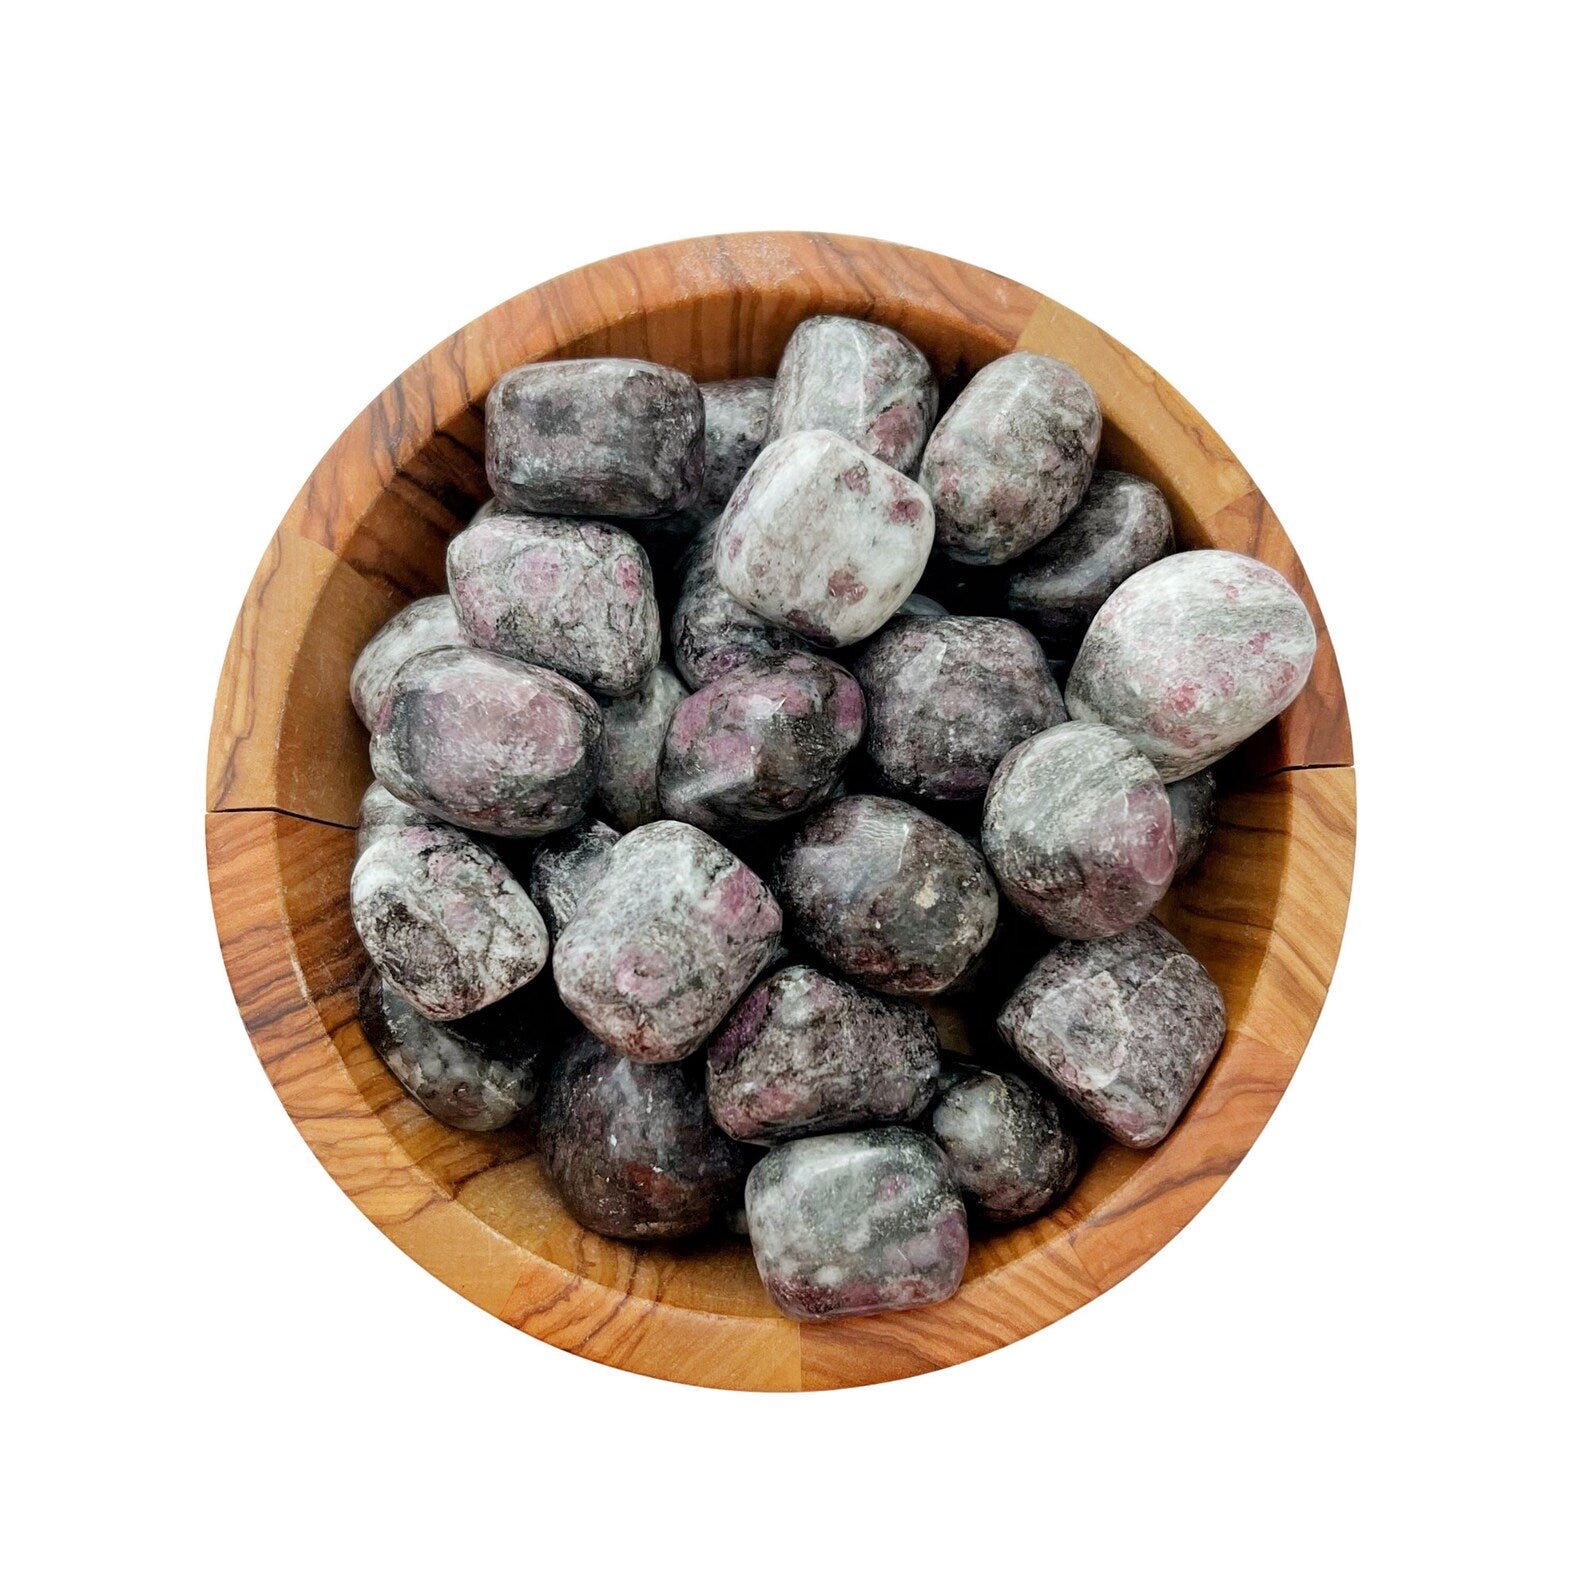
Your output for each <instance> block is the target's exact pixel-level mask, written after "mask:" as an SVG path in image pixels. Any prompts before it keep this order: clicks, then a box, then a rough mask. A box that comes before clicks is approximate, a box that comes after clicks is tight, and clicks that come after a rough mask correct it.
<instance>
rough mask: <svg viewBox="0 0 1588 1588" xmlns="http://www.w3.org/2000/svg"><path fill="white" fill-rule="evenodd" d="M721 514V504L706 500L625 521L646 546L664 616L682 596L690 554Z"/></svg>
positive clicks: (658, 601)
mask: <svg viewBox="0 0 1588 1588" xmlns="http://www.w3.org/2000/svg"><path fill="white" fill-rule="evenodd" d="M721 515H722V506H721V504H720V503H705V504H700V505H697V506H695V507H686V508H685V509H684V510H683V512H681V513H669V514H668V516H667V517H666V518H630V519H626V520H625V521H624V524H623V527H624V528H625V529H626V530H628V532H629V533H630V534H631V535H632V536H633V537H634V538H635V539H636V540H637V541H638V542H639V543H640V545H641V546H643V547H644V548H645V556H646V558H647V560H648V561H649V562H650V565H651V582H652V583H653V584H654V585H655V586H656V600H657V603H658V605H659V606H660V607H661V609H662V612H663V614H664V618H665V614H666V613H668V612H671V611H672V609H673V604H674V602H676V601H677V599H678V592H679V588H680V586H681V585H682V583H683V579H684V574H685V572H686V570H687V567H688V562H689V554H690V552H691V551H692V550H693V548H694V546H695V543H696V541H698V540H699V538H700V535H701V533H702V531H704V530H706V529H708V528H709V527H710V526H711V525H713V524H715V523H716V522H717V520H718V518H720V517H721ZM664 626H665V623H664Z"/></svg>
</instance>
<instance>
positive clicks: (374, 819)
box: [353, 783, 441, 860]
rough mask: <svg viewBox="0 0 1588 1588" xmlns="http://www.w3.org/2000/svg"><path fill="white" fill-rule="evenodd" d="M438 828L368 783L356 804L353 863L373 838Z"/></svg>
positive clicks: (432, 820)
mask: <svg viewBox="0 0 1588 1588" xmlns="http://www.w3.org/2000/svg"><path fill="white" fill-rule="evenodd" d="M438 825H441V824H440V823H438V821H437V819H436V818H435V817H434V816H427V815H425V813H424V812H423V811H422V810H418V809H416V808H415V807H414V806H412V805H410V804H409V803H408V802H407V801H406V800H400V799H398V798H397V796H396V795H395V794H393V793H392V792H391V791H390V790H389V789H387V788H386V787H385V786H384V785H383V784H380V783H371V784H370V786H369V787H368V788H367V789H365V790H364V797H363V799H361V800H360V801H359V802H358V835H357V837H355V838H354V840H353V858H354V859H355V860H356V859H357V858H358V857H359V856H360V855H362V854H363V853H364V851H365V850H366V849H368V848H369V846H370V845H371V844H373V843H374V842H375V841H376V840H377V839H380V838H384V837H385V836H386V835H387V834H388V833H391V832H395V831H398V830H399V829H401V828H404V827H435V826H438Z"/></svg>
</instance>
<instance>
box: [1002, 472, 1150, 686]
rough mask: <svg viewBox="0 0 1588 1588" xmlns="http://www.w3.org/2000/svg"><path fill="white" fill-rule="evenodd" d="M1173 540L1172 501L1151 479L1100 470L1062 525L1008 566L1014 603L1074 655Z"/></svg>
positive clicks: (1058, 647)
mask: <svg viewBox="0 0 1588 1588" xmlns="http://www.w3.org/2000/svg"><path fill="white" fill-rule="evenodd" d="M1173 545H1174V521H1173V519H1172V518H1171V517H1170V515H1169V503H1168V502H1167V501H1166V500H1165V499H1164V494H1163V492H1162V491H1160V490H1159V489H1158V487H1157V486H1156V485H1154V484H1153V483H1152V482H1151V481H1150V480H1143V479H1141V478H1139V477H1138V476H1137V475H1134V474H1122V473H1120V472H1119V471H1118V470H1117V469H1101V470H1099V471H1098V473H1097V474H1096V475H1094V476H1093V478H1092V484H1091V487H1090V488H1089V489H1088V491H1087V493H1086V495H1085V496H1083V497H1082V498H1081V505H1080V506H1079V507H1077V508H1076V509H1075V511H1074V512H1073V513H1071V514H1070V516H1069V517H1068V518H1067V519H1065V520H1064V524H1063V526H1062V527H1061V528H1060V529H1059V530H1058V531H1057V532H1056V533H1054V534H1052V535H1049V536H1048V538H1047V539H1046V540H1044V541H1043V542H1042V543H1041V544H1040V545H1038V546H1036V547H1035V548H1033V549H1032V550H1031V551H1029V552H1027V553H1026V555H1025V556H1024V557H1022V558H1021V559H1020V560H1019V561H1018V562H1016V563H1013V564H1011V566H1010V567H1009V569H1008V584H1007V585H1006V587H1005V588H1006V591H1007V600H1008V605H1009V610H1010V612H1012V613H1013V614H1014V615H1015V616H1016V617H1018V618H1019V619H1020V621H1021V622H1022V623H1024V624H1025V625H1026V627H1027V628H1029V629H1031V630H1032V631H1033V632H1034V633H1036V634H1038V635H1040V636H1041V637H1042V639H1043V640H1044V641H1046V642H1047V644H1048V647H1049V649H1050V650H1051V651H1054V652H1056V653H1057V654H1059V655H1061V656H1067V657H1073V656H1074V655H1075V653H1076V652H1077V651H1078V650H1079V649H1080V648H1081V641H1082V640H1083V639H1084V638H1085V636H1086V630H1087V627H1088V625H1089V624H1090V623H1091V621H1092V619H1093V618H1094V617H1096V616H1097V610H1098V608H1099V607H1101V606H1102V604H1103V603H1104V602H1105V601H1106V600H1107V599H1108V598H1109V596H1111V595H1112V594H1113V593H1114V591H1115V590H1117V589H1118V588H1119V586H1120V585H1122V584H1123V583H1124V582H1125V580H1127V579H1128V578H1129V577H1130V576H1131V575H1132V574H1133V573H1137V572H1139V571H1140V570H1141V569H1143V568H1145V567H1146V566H1147V565H1148V564H1149V563H1154V562H1157V560H1158V559H1159V558H1160V557H1164V556H1167V555H1168V553H1169V551H1170V549H1171V548H1172V547H1173Z"/></svg>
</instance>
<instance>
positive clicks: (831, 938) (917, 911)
mask: <svg viewBox="0 0 1588 1588" xmlns="http://www.w3.org/2000/svg"><path fill="white" fill-rule="evenodd" d="M773 886H774V889H775V891H776V893H777V896H778V899H779V900H780V902H781V903H782V905H783V909H784V911H785V913H786V915H787V917H788V921H789V925H790V927H791V928H792V929H793V930H794V931H795V933H796V934H797V935H798V937H799V938H800V939H801V940H802V941H803V942H805V943H806V944H807V945H808V946H809V947H810V948H811V949H812V950H813V951H814V952H815V953H817V954H819V955H820V956H821V957H822V958H823V959H825V960H826V961H827V962H828V963H829V964H831V965H834V966H836V967H837V969H838V970H839V971H840V972H842V973H843V974H844V975H845V976H848V977H850V978H852V979H853V980H855V981H858V982H860V983H861V984H862V985H863V986H866V987H869V988H871V989H872V990H873V991H875V992H884V993H937V992H942V991H944V989H946V988H948V987H951V986H953V985H954V984H955V983H956V982H957V981H959V980H960V978H961V977H962V976H963V975H964V974H965V972H966V971H967V970H968V969H969V968H970V966H971V964H972V963H973V962H974V961H975V959H976V957H977V955H979V954H980V953H981V952H982V950H983V949H984V948H986V946H987V944H988V943H989V942H990V941H991V939H992V934H993V928H994V927H995V926H996V925H997V922H998V890H997V888H996V887H995V886H994V884H993V879H992V877H991V876H990V875H989V873H988V871H987V867H986V865H985V864H984V863H983V861H982V857H981V856H980V855H979V854H977V853H976V851H975V850H974V849H973V848H972V847H971V846H970V845H969V844H968V843H966V841H965V840H964V839H963V838H962V837H960V835H959V834H958V833H956V832H955V831H954V830H953V828H951V827H948V826H946V825H945V824H944V823H942V822H940V821H937V820H936V819H935V818H933V817H931V816H928V815H926V814H925V813H924V812H923V811H919V810H917V809H916V808H915V807H914V806H913V805H906V804H905V803H904V802H903V801H902V800H896V799H887V798H884V797H882V796H880V795H873V794H856V795H852V796H851V797H850V798H848V799H841V800H835V801H834V802H833V803H832V804H831V805H829V806H827V807H826V808H825V809H824V810H821V811H818V812H817V813H816V815H814V816H813V817H811V818H810V820H809V821H807V822H806V823H805V825H804V826H803V827H802V828H801V829H800V830H799V832H798V833H796V834H795V836H794V837H793V838H792V839H791V840H790V842H789V843H788V845H787V846H786V847H785V849H784V850H783V852H782V854H781V855H780V857H779V859H778V865H777V871H776V876H775V880H774V884H773Z"/></svg>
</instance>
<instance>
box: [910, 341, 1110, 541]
mask: <svg viewBox="0 0 1588 1588" xmlns="http://www.w3.org/2000/svg"><path fill="white" fill-rule="evenodd" d="M1102 438H1103V412H1102V409H1101V408H1099V407H1098V405H1097V398H1096V397H1095V396H1094V395H1093V393H1092V388H1091V387H1090V386H1088V385H1087V384H1086V382H1085V381H1084V380H1083V379H1082V378H1081V376H1080V375H1079V373H1077V371H1075V370H1073V369H1071V368H1070V366H1069V365H1068V364H1064V363H1061V362H1060V361H1059V360H1058V359H1056V358H1048V357H1047V356H1046V355H1044V354H1042V353H1008V354H1005V355H1004V357H1002V358H996V359H994V360H993V361H992V363H990V364H988V365H986V366H985V367H984V368H982V369H980V370H978V371H977V372H976V374H975V376H974V377H973V378H972V380H971V383H970V385H968V386H967V387H966V388H965V390H964V391H963V392H961V393H960V395H959V397H958V399H957V400H956V401H955V403H954V406H953V407H952V408H950V409H949V411H948V412H947V413H946V414H944V415H943V422H942V423H941V424H940V425H939V426H938V427H937V429H936V430H934V431H933V432H932V439H931V440H930V441H929V442H928V443H927V445H926V453H925V456H924V457H923V458H922V459H921V484H922V485H923V486H924V487H925V489H926V493H927V495H928V496H930V497H931V498H932V506H933V508H934V509H935V510H936V513H937V543H938V546H939V547H940V549H941V550H942V551H943V552H944V553H945V554H946V555H947V556H949V557H953V558H956V559H957V560H959V561H961V562H970V563H1004V562H1008V561H1009V560H1010V559H1011V558H1013V557H1018V556H1019V555H1020V554H1021V553H1022V552H1025V551H1029V550H1030V549H1031V548H1032V547H1033V546H1035V545H1036V544H1037V543H1038V542H1039V541H1042V540H1045V539H1046V538H1047V537H1048V536H1049V535H1051V534H1052V533H1053V531H1054V530H1056V529H1057V528H1058V527H1059V525H1060V524H1062V523H1063V522H1064V520H1065V519H1066V518H1067V517H1068V516H1069V514H1070V513H1071V512H1072V511H1073V510H1074V508H1075V507H1076V505H1077V504H1078V503H1079V502H1080V500H1081V497H1082V496H1083V494H1084V493H1085V491H1086V487H1087V485H1088V484H1089V483H1090V482H1091V478H1092V466H1093V464H1094V463H1095V462H1096V459H1097V448H1098V444H1099V443H1100V442H1101V440H1102Z"/></svg>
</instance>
